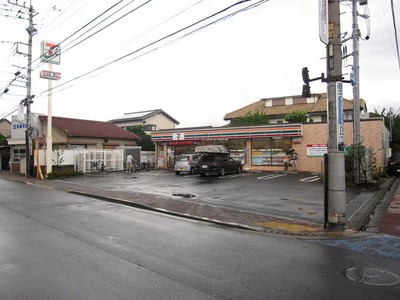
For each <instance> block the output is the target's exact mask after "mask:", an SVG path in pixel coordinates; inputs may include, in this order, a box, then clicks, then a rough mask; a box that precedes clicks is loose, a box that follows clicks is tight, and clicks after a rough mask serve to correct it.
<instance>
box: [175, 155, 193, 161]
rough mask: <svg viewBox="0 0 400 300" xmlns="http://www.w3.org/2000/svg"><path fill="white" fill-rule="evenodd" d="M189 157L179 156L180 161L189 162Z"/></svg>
mask: <svg viewBox="0 0 400 300" xmlns="http://www.w3.org/2000/svg"><path fill="white" fill-rule="evenodd" d="M189 160H190V159H189V156H188V155H179V156H178V161H189Z"/></svg>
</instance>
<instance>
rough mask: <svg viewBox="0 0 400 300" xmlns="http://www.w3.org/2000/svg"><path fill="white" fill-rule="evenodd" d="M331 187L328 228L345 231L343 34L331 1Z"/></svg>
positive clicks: (337, 8)
mask: <svg viewBox="0 0 400 300" xmlns="http://www.w3.org/2000/svg"><path fill="white" fill-rule="evenodd" d="M328 24H329V25H328V26H329V34H328V44H327V46H326V49H327V74H328V75H327V83H328V154H327V158H328V159H327V163H328V166H327V169H328V174H327V176H328V184H327V191H326V196H327V198H328V199H327V201H326V202H327V206H328V207H327V227H328V228H330V229H333V230H343V229H344V228H345V216H346V184H345V168H344V165H345V161H344V152H343V151H344V126H343V91H342V51H341V34H340V0H328Z"/></svg>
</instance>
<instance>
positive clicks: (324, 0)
mask: <svg viewBox="0 0 400 300" xmlns="http://www.w3.org/2000/svg"><path fill="white" fill-rule="evenodd" d="M319 39H320V40H321V42H323V43H324V44H326V45H328V42H329V23H328V0H319Z"/></svg>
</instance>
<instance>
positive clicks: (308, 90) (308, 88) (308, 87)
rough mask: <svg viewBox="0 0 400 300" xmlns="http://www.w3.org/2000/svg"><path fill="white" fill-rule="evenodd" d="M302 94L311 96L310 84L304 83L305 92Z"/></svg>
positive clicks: (306, 96)
mask: <svg viewBox="0 0 400 300" xmlns="http://www.w3.org/2000/svg"><path fill="white" fill-rule="evenodd" d="M301 96H302V97H304V98H310V97H311V91H310V86H309V85H306V84H303V92H302V93H301Z"/></svg>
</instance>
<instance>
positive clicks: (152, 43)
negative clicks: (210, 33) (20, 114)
mask: <svg viewBox="0 0 400 300" xmlns="http://www.w3.org/2000/svg"><path fill="white" fill-rule="evenodd" d="M250 1H254V0H242V1H238V2H236V3H234V4H232V5H230V6H228V7H226V8H224V9H222V10H220V11H218V12H216V13H214V14H212V15H209V16H208V17H205V18H203V19H201V20H199V21H196V22H194V23H192V24H190V25H188V26H185V27H183V28H181V29H179V30H177V31H175V32H173V33H170V34H167V35H165V36H164V37H162V38H160V39H158V40H156V41H153V42H151V43H149V44H147V45H145V46H142V47H140V48H138V49H136V50H134V51H132V52H130V53H128V54H125V55H123V56H120V57H118V58H116V59H114V60H112V61H110V62H108V63H106V64H103V65H101V66H99V67H97V68H95V69H92V70H91V71H88V72H86V73H84V74H81V75H79V76H77V77H75V78H72V79H70V80H68V81H66V82H64V83H61V84H59V85H58V86H56V87H54V88H53V90H55V89H58V88H60V87H62V86H64V85H66V84H69V83H71V82H73V81H76V80H78V79H80V78H82V77H85V76H87V75H90V74H92V73H94V72H97V71H100V70H102V69H104V68H105V67H107V66H110V65H112V64H114V63H117V62H119V61H121V60H123V59H125V58H127V57H130V56H132V55H134V54H137V53H138V52H140V51H142V50H144V49H146V48H149V47H151V46H153V45H155V44H157V43H159V42H161V41H164V40H166V39H168V38H171V37H173V36H175V35H177V34H179V33H181V32H183V31H185V30H187V29H189V28H191V27H194V26H196V25H198V24H200V23H202V22H204V21H206V20H209V19H211V18H213V17H215V16H217V15H219V14H221V13H223V12H226V11H228V10H229V9H231V8H233V7H235V6H237V5H240V4H243V3H246V2H250ZM268 1H269V0H260V1H258V2H257V3H253V4H251V5H249V6H248V7H246V8H242V9H240V10H238V11H236V12H233V13H231V14H229V15H227V16H224V17H222V18H220V19H218V20H215V21H213V22H210V23H209V24H206V25H204V26H202V27H200V28H197V29H195V30H193V31H192V32H190V33H187V34H185V35H184V36H182V37H179V38H177V39H180V38H183V37H185V36H188V35H190V34H193V33H194V32H197V31H199V30H201V29H204V28H206V27H209V26H210V25H212V24H215V23H218V22H221V21H223V20H226V19H227V18H230V17H232V16H234V15H236V14H237V13H239V12H241V11H245V10H248V9H250V8H253V7H257V6H259V5H261V4H263V3H265V2H268ZM177 39H176V40H177ZM170 43H171V42H170ZM168 44H169V43H168ZM161 47H163V46H160V47H158V48H156V49H153V50H150V51H148V52H146V53H144V54H142V55H140V56H138V57H141V56H143V55H145V54H148V53H150V52H153V51H155V50H157V49H159V48H161ZM138 57H135V58H134V59H136V58H138ZM45 92H48V90H45V91H43V92H41V94H40V95H42V94H43V93H45Z"/></svg>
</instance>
